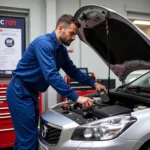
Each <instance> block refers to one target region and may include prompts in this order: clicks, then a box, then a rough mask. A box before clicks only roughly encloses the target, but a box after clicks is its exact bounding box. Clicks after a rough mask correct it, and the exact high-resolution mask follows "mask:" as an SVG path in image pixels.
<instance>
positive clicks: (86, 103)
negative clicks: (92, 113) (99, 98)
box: [77, 96, 93, 108]
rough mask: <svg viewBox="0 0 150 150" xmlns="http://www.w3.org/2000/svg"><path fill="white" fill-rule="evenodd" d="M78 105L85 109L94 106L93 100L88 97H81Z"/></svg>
mask: <svg viewBox="0 0 150 150" xmlns="http://www.w3.org/2000/svg"><path fill="white" fill-rule="evenodd" d="M77 103H79V104H82V106H83V107H86V108H87V107H91V106H92V105H93V100H92V99H90V98H88V97H83V96H79V97H78V99H77Z"/></svg>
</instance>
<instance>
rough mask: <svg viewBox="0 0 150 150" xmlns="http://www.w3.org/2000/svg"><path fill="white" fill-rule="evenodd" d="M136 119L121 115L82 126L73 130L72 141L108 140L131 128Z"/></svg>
mask: <svg viewBox="0 0 150 150" xmlns="http://www.w3.org/2000/svg"><path fill="white" fill-rule="evenodd" d="M135 121H136V118H134V117H132V116H130V115H122V116H115V117H110V118H107V119H101V120H98V121H95V122H93V123H91V124H88V125H87V126H86V125H83V126H80V127H78V128H76V129H75V131H74V133H73V135H72V140H88V141H99V140H110V139H113V138H115V137H117V136H118V135H120V134H121V133H122V132H123V131H125V130H126V129H127V128H128V127H129V126H131V125H132V124H133V123H134V122H135Z"/></svg>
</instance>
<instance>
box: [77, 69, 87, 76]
mask: <svg viewBox="0 0 150 150" xmlns="http://www.w3.org/2000/svg"><path fill="white" fill-rule="evenodd" d="M79 70H80V71H81V72H83V73H84V74H86V75H87V74H88V69H87V68H79Z"/></svg>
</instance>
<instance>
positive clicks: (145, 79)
mask: <svg viewBox="0 0 150 150" xmlns="http://www.w3.org/2000/svg"><path fill="white" fill-rule="evenodd" d="M133 85H134V86H144V87H150V72H148V73H146V74H144V75H143V76H141V77H140V78H138V79H137V80H135V81H133V82H132V83H131V84H130V86H133Z"/></svg>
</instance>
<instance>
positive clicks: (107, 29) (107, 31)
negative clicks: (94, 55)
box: [106, 19, 110, 93]
mask: <svg viewBox="0 0 150 150" xmlns="http://www.w3.org/2000/svg"><path fill="white" fill-rule="evenodd" d="M106 34H107V50H108V93H109V88H110V47H109V25H108V20H107V19H106Z"/></svg>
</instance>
